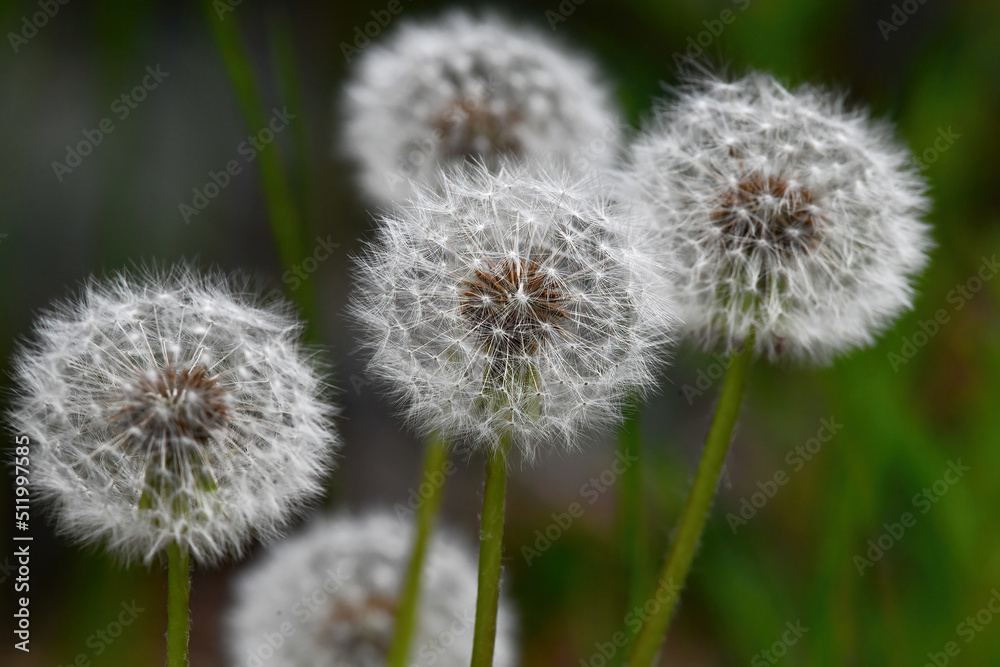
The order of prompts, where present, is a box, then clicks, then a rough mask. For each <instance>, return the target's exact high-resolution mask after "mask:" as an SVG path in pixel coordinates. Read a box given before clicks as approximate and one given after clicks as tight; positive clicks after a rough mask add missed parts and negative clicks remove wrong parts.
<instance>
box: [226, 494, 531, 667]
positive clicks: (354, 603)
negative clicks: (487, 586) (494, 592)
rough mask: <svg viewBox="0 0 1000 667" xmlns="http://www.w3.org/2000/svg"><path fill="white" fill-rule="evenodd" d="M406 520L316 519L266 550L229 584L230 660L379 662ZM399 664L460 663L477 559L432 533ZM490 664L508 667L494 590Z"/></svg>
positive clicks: (402, 572)
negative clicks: (407, 647)
mask: <svg viewBox="0 0 1000 667" xmlns="http://www.w3.org/2000/svg"><path fill="white" fill-rule="evenodd" d="M412 535H413V526H412V524H411V523H410V522H409V521H401V520H398V519H397V518H396V517H394V516H392V515H390V514H384V513H380V514H372V515H370V516H368V517H365V518H350V517H338V518H332V519H324V520H320V521H317V522H316V523H315V524H314V525H313V526H312V527H311V528H309V529H308V530H307V531H306V532H305V533H304V534H303V535H302V536H300V537H296V538H293V539H291V540H287V541H285V542H282V543H280V544H278V545H277V546H276V547H274V548H273V549H271V550H270V551H269V552H268V553H267V554H266V555H265V556H264V558H263V559H262V561H261V562H260V563H258V564H256V565H255V566H254V567H253V568H251V569H249V570H247V571H246V572H244V573H243V574H242V575H241V576H240V577H239V578H238V579H237V581H236V584H235V601H234V604H233V608H232V609H231V611H230V612H229V616H228V619H227V622H228V630H229V632H228V645H229V652H230V660H231V663H232V664H233V665H250V664H254V659H256V660H257V661H258V663H263V664H265V665H271V666H273V667H315V666H316V665H328V666H329V667H383V666H384V665H385V664H386V657H387V654H388V650H389V646H390V644H391V642H392V637H393V633H394V629H395V614H396V606H397V604H398V598H399V593H400V591H401V589H402V585H403V580H404V578H405V576H406V566H407V564H408V562H409V558H410V550H411V548H412V546H413V545H412ZM420 581H421V593H420V601H419V604H418V607H417V610H416V613H417V625H416V627H415V630H414V636H413V639H412V644H411V654H410V659H409V660H408V661H407V663H406V664H407V665H412V667H423V666H424V665H427V666H429V665H435V666H437V667H467V665H468V664H469V659H470V657H471V655H472V637H473V625H474V622H475V613H476V590H477V585H476V583H477V570H476V561H475V557H474V555H473V554H471V553H470V552H469V551H468V550H467V549H466V548H465V546H464V545H463V544H462V543H461V542H459V541H457V540H456V539H454V538H452V537H451V536H450V535H449V534H448V533H446V532H441V531H438V532H436V533H435V536H434V537H433V538H432V539H431V541H430V544H429V545H428V550H427V554H426V557H425V561H424V569H423V572H422V574H421V579H420ZM499 612H500V613H499V617H498V621H497V639H496V652H495V658H494V662H493V664H494V665H496V667H513V665H514V663H515V660H516V657H517V651H516V649H515V645H514V617H513V614H512V613H511V611H510V609H509V606H508V604H507V600H506V598H505V597H503V596H501V598H500V609H499Z"/></svg>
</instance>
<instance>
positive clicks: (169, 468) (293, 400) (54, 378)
mask: <svg viewBox="0 0 1000 667" xmlns="http://www.w3.org/2000/svg"><path fill="white" fill-rule="evenodd" d="M254 301H255V300H254V298H253V296H252V295H251V294H248V293H246V292H244V291H241V290H240V289H239V287H238V286H237V284H236V283H235V281H232V280H228V279H226V278H224V277H222V276H219V275H201V274H199V273H197V272H196V271H195V270H194V269H192V268H190V267H186V266H181V267H178V268H174V269H171V270H159V269H153V270H149V271H145V272H142V273H141V274H132V273H121V274H118V275H115V276H114V277H112V278H110V279H107V280H97V279H92V280H90V281H89V282H88V283H87V284H86V285H85V287H84V288H83V290H82V293H81V294H80V295H79V297H78V298H75V299H71V300H68V301H65V302H63V303H60V304H58V305H56V306H55V307H53V308H52V309H50V310H49V311H48V312H46V313H44V314H42V315H41V317H39V319H38V321H37V323H36V326H35V332H34V338H33V340H32V341H31V342H30V343H29V344H27V345H25V346H24V347H23V348H22V349H21V351H20V352H19V354H18V356H17V360H16V364H15V373H16V380H17V385H18V393H17V396H16V399H15V406H14V410H13V411H12V415H11V416H12V421H13V424H14V426H15V428H17V429H18V431H20V432H23V433H26V434H28V435H29V436H31V438H32V441H33V443H35V444H34V448H33V450H32V457H33V464H34V479H33V483H34V485H35V488H36V490H37V491H38V493H39V494H40V496H41V497H42V498H43V499H44V500H45V501H47V502H48V504H49V506H50V508H51V509H52V510H53V514H54V516H55V519H56V522H57V525H58V528H59V530H60V531H62V532H64V533H66V534H68V535H70V536H72V537H73V538H75V539H77V540H79V541H81V542H84V543H88V544H102V545H104V546H106V547H107V548H108V549H109V550H110V551H111V552H112V553H114V554H116V555H118V556H119V557H121V558H122V559H123V560H131V559H133V558H137V557H141V558H143V559H144V560H145V561H147V562H149V561H150V560H152V559H153V558H154V557H155V556H156V555H157V553H159V552H160V551H161V550H162V549H163V548H164V547H165V546H166V545H167V544H169V543H171V542H175V543H177V544H179V545H181V546H183V547H184V548H186V549H188V550H189V551H190V552H191V554H192V556H193V557H194V558H195V559H196V560H197V561H200V562H204V563H211V562H213V561H217V560H219V559H221V558H223V557H226V556H230V555H238V554H239V553H240V552H241V550H242V549H243V547H244V546H245V545H246V544H247V542H248V541H249V540H251V539H253V538H260V539H266V538H271V537H273V536H275V535H276V534H277V533H278V532H279V531H280V529H281V528H282V527H283V526H284V524H286V523H287V521H288V520H289V519H290V518H291V517H292V516H293V515H295V514H296V513H297V512H298V511H299V510H300V509H301V508H302V507H303V505H304V504H305V503H307V502H308V501H310V500H312V499H313V498H315V497H316V496H317V495H318V494H319V493H320V491H321V490H322V485H321V484H322V479H323V476H324V474H325V473H326V471H327V470H328V469H329V465H330V459H331V456H332V453H333V450H334V449H335V446H336V444H337V443H336V440H335V438H334V436H333V435H332V433H331V430H330V426H331V424H330V417H331V414H330V409H329V408H328V407H327V404H326V402H325V401H324V400H323V394H324V383H323V381H322V378H321V376H320V375H319V372H318V369H317V366H316V363H315V362H314V360H313V359H311V357H310V355H309V354H308V353H307V352H306V351H305V350H304V348H303V347H302V345H301V344H300V343H299V340H298V338H299V334H300V329H301V327H300V325H299V324H298V323H297V322H296V321H295V320H294V319H293V318H292V317H291V316H290V315H289V314H288V313H287V312H286V311H285V309H283V308H281V307H278V306H273V307H258V306H257V305H255V303H254Z"/></svg>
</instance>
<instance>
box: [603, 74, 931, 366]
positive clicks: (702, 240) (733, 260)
mask: <svg viewBox="0 0 1000 667" xmlns="http://www.w3.org/2000/svg"><path fill="white" fill-rule="evenodd" d="M630 153H631V154H630V160H629V164H628V165H627V167H626V168H625V170H624V172H623V174H622V190H623V192H624V194H625V195H626V196H629V197H631V198H633V199H634V200H635V201H637V202H641V203H645V204H647V205H649V206H650V207H651V208H652V219H654V220H655V222H656V230H655V231H656V232H657V233H658V234H659V236H660V239H661V240H662V242H663V247H664V252H666V253H671V254H673V255H675V256H676V260H677V263H678V280H677V292H678V296H677V298H678V307H679V309H680V313H679V314H680V316H681V318H682V319H683V320H684V322H685V324H686V328H687V332H688V334H689V335H691V336H692V337H694V338H695V339H696V340H698V341H699V342H700V343H702V344H703V345H704V346H705V347H706V348H710V349H719V348H721V349H722V350H723V351H731V350H734V349H738V348H739V347H740V346H741V345H742V343H743V342H744V341H746V340H747V339H748V337H749V336H750V335H751V332H753V333H754V336H755V344H754V345H755V350H756V352H757V353H758V354H760V355H762V356H765V357H768V358H770V359H777V358H779V357H790V358H798V359H805V360H811V361H815V362H819V363H825V362H828V361H829V360H830V359H831V358H832V357H834V356H835V355H837V354H840V353H843V352H845V351H847V350H849V349H851V348H854V347H858V346H865V345H869V344H871V343H872V342H873V341H874V338H875V336H876V335H878V334H879V333H881V332H882V331H883V330H885V329H886V328H887V327H888V326H889V324H890V323H891V321H892V320H893V319H894V318H895V317H896V316H897V315H898V314H899V313H900V312H901V311H903V310H906V309H908V308H910V307H912V301H913V288H912V286H911V281H912V280H913V278H914V276H916V275H917V274H918V273H919V272H920V271H921V270H922V269H923V267H924V266H925V265H926V263H927V254H926V253H927V250H928V248H929V247H930V245H931V243H930V239H929V230H928V227H927V226H926V225H925V224H924V223H923V222H922V221H921V218H922V216H923V214H924V213H925V212H926V210H927V208H928V204H929V202H928V200H927V198H926V197H925V195H924V192H925V190H926V186H925V184H924V181H923V180H922V179H921V178H920V177H919V175H918V174H917V173H915V171H914V170H913V169H912V167H911V166H910V164H911V162H910V156H909V153H908V152H907V151H906V150H905V149H904V148H902V147H900V146H899V145H898V144H897V143H896V142H895V141H894V140H893V138H892V131H891V128H890V127H889V126H888V125H887V124H884V123H878V122H875V121H872V120H870V119H869V118H868V117H867V114H866V113H864V112H863V111H852V110H848V109H847V108H846V107H845V105H844V103H843V100H842V99H840V98H838V97H836V96H835V95H833V94H832V93H830V92H827V91H825V90H822V89H820V88H817V87H812V86H803V87H801V88H798V89H796V90H794V91H791V92H790V91H788V90H786V89H785V88H784V87H782V86H781V84H779V83H778V82H777V81H775V80H774V78H772V77H771V76H770V75H767V74H762V73H751V74H750V75H748V76H746V77H745V78H743V79H740V80H739V81H735V82H727V81H722V80H719V79H716V78H711V77H702V78H694V79H691V80H690V81H689V82H688V83H687V84H686V85H684V86H682V87H681V88H679V89H678V90H677V97H676V99H675V100H673V101H669V102H665V103H662V104H661V105H660V106H659V107H658V108H657V109H656V111H655V113H654V115H653V118H652V119H651V120H650V122H649V123H647V124H646V127H645V129H644V131H643V132H642V133H641V134H640V135H639V137H637V139H636V141H635V143H634V145H633V146H632V147H631V150H630Z"/></svg>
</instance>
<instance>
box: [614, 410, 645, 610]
mask: <svg viewBox="0 0 1000 667" xmlns="http://www.w3.org/2000/svg"><path fill="white" fill-rule="evenodd" d="M618 459H619V460H620V461H621V462H622V465H623V466H624V472H623V473H622V476H621V480H620V481H619V482H618V523H619V530H620V531H621V548H622V560H623V563H624V565H625V570H626V573H627V577H628V609H634V608H635V606H636V605H639V604H642V601H643V596H644V595H646V592H647V591H648V590H649V559H648V557H647V553H648V539H647V533H646V512H645V505H644V504H643V502H642V477H643V475H642V454H641V438H640V434H639V401H638V398H637V397H635V396H633V397H632V398H631V399H629V401H628V403H627V404H626V407H625V421H624V423H623V424H622V426H621V429H620V430H619V432H618Z"/></svg>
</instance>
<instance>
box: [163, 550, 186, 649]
mask: <svg viewBox="0 0 1000 667" xmlns="http://www.w3.org/2000/svg"><path fill="white" fill-rule="evenodd" d="M167 559H168V565H167V667H188V664H189V662H188V637H189V635H190V634H191V622H190V618H191V611H190V606H189V601H190V597H191V563H190V560H191V559H190V554H188V551H187V549H184V548H182V547H180V546H178V545H177V544H176V543H174V542H172V543H171V544H170V546H168V547H167Z"/></svg>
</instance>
